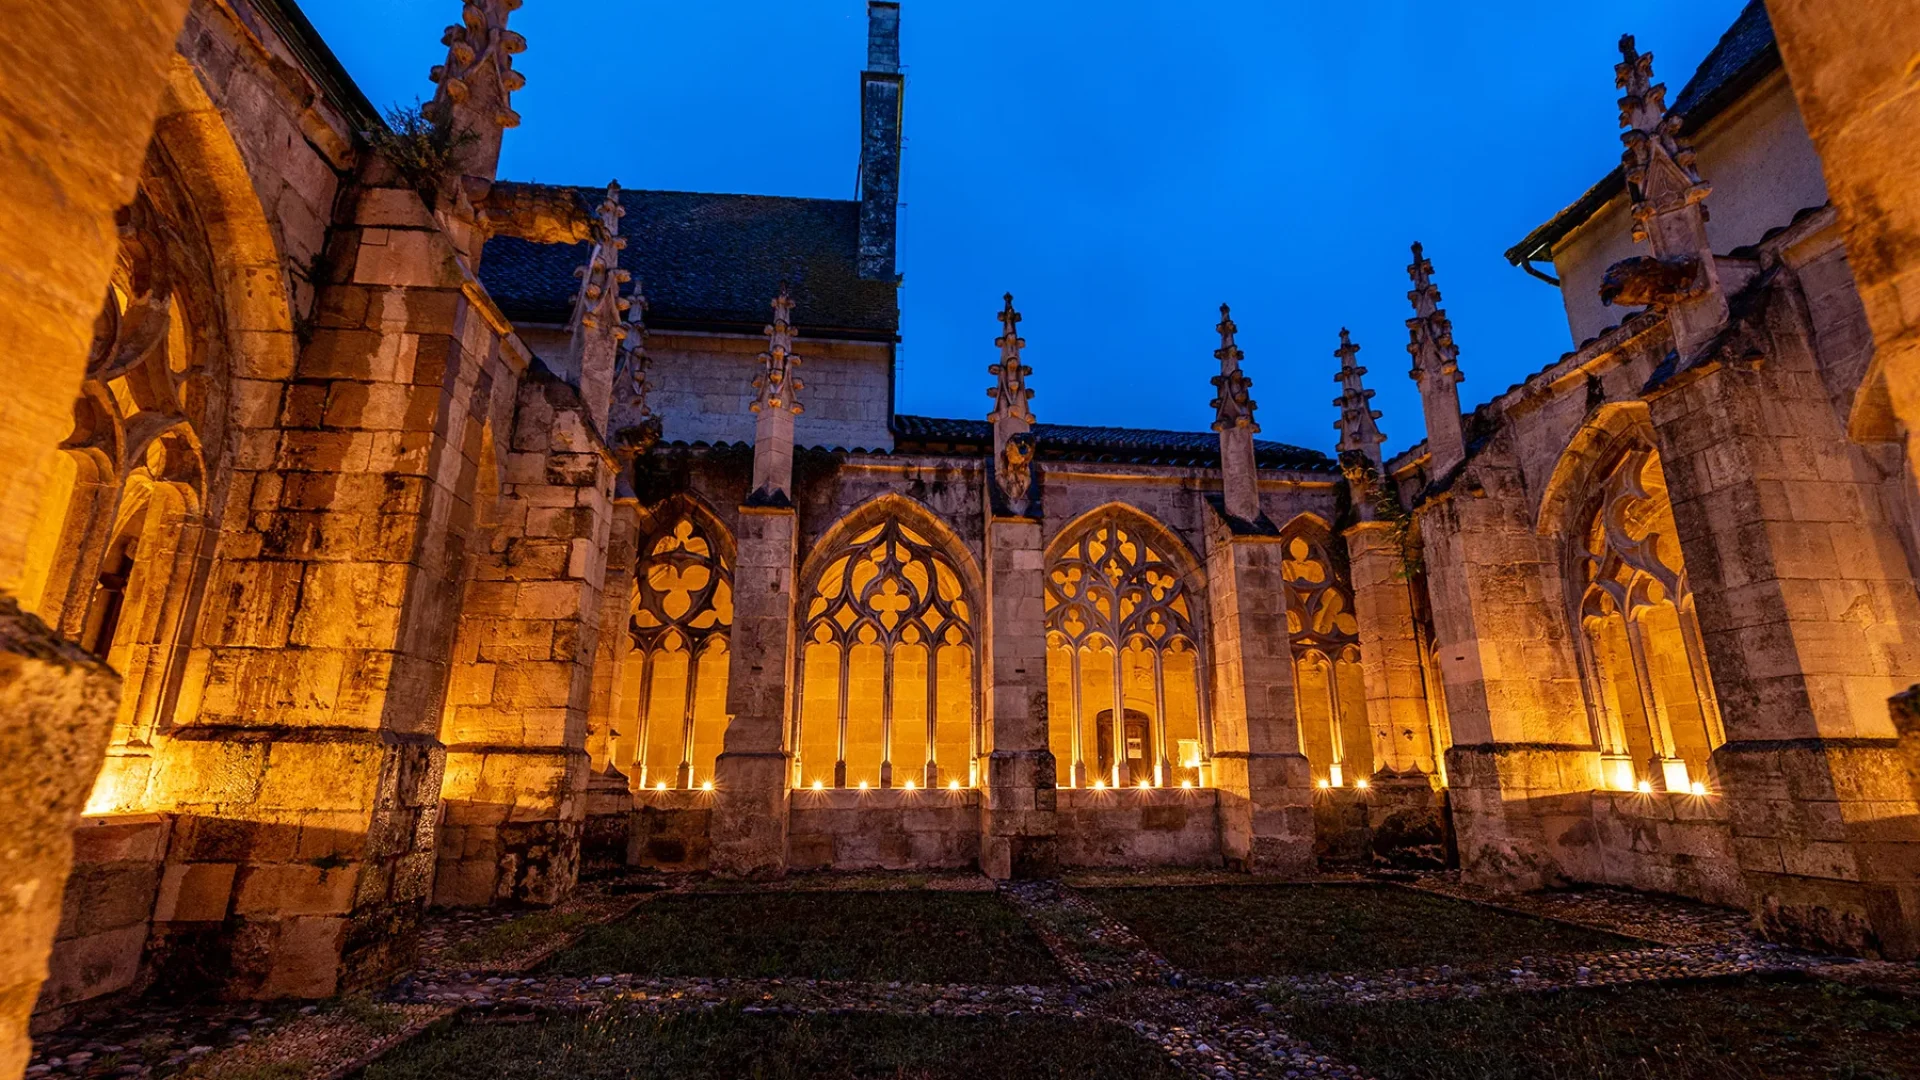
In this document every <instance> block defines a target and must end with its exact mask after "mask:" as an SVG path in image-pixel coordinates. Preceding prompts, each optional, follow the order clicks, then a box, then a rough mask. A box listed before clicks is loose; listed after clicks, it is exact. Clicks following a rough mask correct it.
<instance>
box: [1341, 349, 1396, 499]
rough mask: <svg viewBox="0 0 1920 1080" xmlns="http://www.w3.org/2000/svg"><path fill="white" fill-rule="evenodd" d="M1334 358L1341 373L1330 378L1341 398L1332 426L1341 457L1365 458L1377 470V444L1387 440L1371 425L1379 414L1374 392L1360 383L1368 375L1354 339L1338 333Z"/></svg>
mask: <svg viewBox="0 0 1920 1080" xmlns="http://www.w3.org/2000/svg"><path fill="white" fill-rule="evenodd" d="M1333 355H1335V356H1337V357H1339V358H1340V373H1339V374H1338V375H1335V376H1334V377H1333V381H1334V382H1337V383H1339V384H1340V396H1339V397H1337V398H1334V399H1333V403H1334V404H1335V405H1336V406H1338V407H1339V409H1340V419H1339V420H1337V421H1335V422H1334V425H1333V426H1334V427H1335V428H1337V429H1338V430H1339V432H1340V445H1339V447H1338V449H1339V452H1340V455H1341V456H1342V457H1344V456H1346V455H1347V454H1355V453H1357V454H1364V455H1365V456H1366V458H1367V460H1368V461H1371V462H1372V463H1373V467H1374V468H1375V469H1376V470H1378V469H1379V468H1380V467H1381V457H1380V444H1381V443H1383V442H1385V441H1386V436H1385V435H1382V434H1381V433H1380V428H1379V425H1377V424H1375V423H1374V421H1376V420H1378V419H1380V413H1378V412H1376V411H1375V410H1374V408H1373V391H1371V390H1369V389H1367V388H1366V386H1365V385H1363V384H1362V383H1361V381H1360V380H1361V376H1364V375H1365V374H1366V373H1367V369H1366V368H1363V367H1361V366H1360V365H1359V363H1358V362H1357V358H1358V357H1359V355H1360V346H1358V345H1355V344H1354V343H1353V335H1352V334H1350V333H1348V332H1347V331H1346V330H1345V329H1344V328H1343V329H1342V330H1341V331H1340V347H1339V348H1338V349H1335V350H1334V352H1333Z"/></svg>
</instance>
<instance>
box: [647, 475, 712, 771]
mask: <svg viewBox="0 0 1920 1080" xmlns="http://www.w3.org/2000/svg"><path fill="white" fill-rule="evenodd" d="M669 521H670V524H668V525H667V526H666V527H665V528H663V529H661V530H660V531H659V532H657V533H655V534H654V536H653V537H651V538H650V539H649V540H648V541H647V542H646V544H645V545H644V546H643V547H642V548H641V560H640V566H639V568H638V570H637V572H636V574H635V575H634V591H633V604H632V616H631V618H630V619H629V621H628V626H629V633H630V634H631V635H632V637H633V646H634V647H633V652H632V653H631V654H630V655H629V660H628V663H629V666H630V667H632V668H635V669H637V671H636V675H637V679H638V682H639V687H638V693H637V694H636V695H635V697H636V700H638V701H639V703H640V717H639V728H638V734H637V735H636V738H635V740H634V742H635V746H634V750H635V760H634V770H635V772H634V781H635V783H636V784H637V785H639V786H640V787H643V788H649V787H650V788H655V789H659V788H662V787H678V788H692V787H697V786H698V785H699V784H701V783H703V782H706V781H708V780H711V779H712V778H713V763H714V759H715V758H716V757H717V756H718V755H719V752H720V744H721V738H722V736H723V735H724V734H725V731H726V700H727V663H728V657H727V649H728V644H729V635H730V634H731V632H732V629H733V575H732V569H731V568H730V567H729V566H728V565H727V564H726V562H725V560H724V559H723V558H722V556H721V554H720V552H719V551H718V550H717V548H716V537H715V536H714V535H713V534H712V527H711V526H710V525H708V524H706V523H704V522H702V521H699V520H697V519H696V518H695V517H694V516H693V515H692V514H688V513H682V514H681V515H679V516H678V517H676V518H671V519H669Z"/></svg>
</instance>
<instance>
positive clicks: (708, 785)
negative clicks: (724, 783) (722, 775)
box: [700, 780, 713, 791]
mask: <svg viewBox="0 0 1920 1080" xmlns="http://www.w3.org/2000/svg"><path fill="white" fill-rule="evenodd" d="M700 790H701V791H712V790H713V781H711V780H708V781H707V782H705V783H703V784H701V785H700Z"/></svg>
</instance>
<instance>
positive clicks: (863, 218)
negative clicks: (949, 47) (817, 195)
mask: <svg viewBox="0 0 1920 1080" xmlns="http://www.w3.org/2000/svg"><path fill="white" fill-rule="evenodd" d="M905 99H906V78H905V77H904V76H902V75H901V74H900V5H899V4H898V3H896V2H894V0H868V3H867V70H866V71H864V72H862V73H861V75H860V276H861V277H863V278H866V279H868V280H870V281H894V280H896V279H897V278H898V277H899V269H898V253H899V243H898V235H899V232H898V228H897V225H898V219H899V214H900V126H901V110H902V108H904V103H905Z"/></svg>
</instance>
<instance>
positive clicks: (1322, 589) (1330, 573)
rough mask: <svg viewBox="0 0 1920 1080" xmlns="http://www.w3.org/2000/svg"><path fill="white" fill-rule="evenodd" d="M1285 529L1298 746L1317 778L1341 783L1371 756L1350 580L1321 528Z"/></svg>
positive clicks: (1368, 770)
mask: <svg viewBox="0 0 1920 1080" xmlns="http://www.w3.org/2000/svg"><path fill="white" fill-rule="evenodd" d="M1290 531H1291V532H1292V535H1290V536H1289V537H1288V538H1287V540H1286V545H1287V551H1286V558H1285V559H1284V560H1282V562H1281V567H1280V569H1281V575H1282V576H1283V577H1284V578H1285V580H1286V583H1287V634H1288V636H1289V638H1290V639H1291V641H1292V645H1293V690H1294V708H1295V715H1296V716H1297V717H1298V718H1299V723H1300V743H1301V749H1302V750H1303V751H1304V752H1305V753H1306V755H1307V763H1308V765H1309V767H1310V768H1311V769H1312V771H1313V773H1314V777H1315V779H1316V781H1320V780H1324V781H1325V782H1326V783H1327V785H1328V786H1329V787H1342V786H1344V785H1346V784H1348V783H1351V782H1353V781H1355V780H1359V779H1363V778H1365V777H1367V776H1369V775H1371V774H1372V772H1373V761H1374V747H1373V745H1372V739H1373V737H1374V735H1373V732H1372V730H1371V728H1370V726H1369V725H1368V723H1367V693H1366V679H1365V675H1364V673H1363V671H1362V668H1361V666H1360V625H1359V623H1358V622H1357V621H1356V620H1355V618H1354V613H1353V586H1352V585H1351V584H1350V583H1349V582H1348V581H1347V578H1346V575H1345V573H1344V568H1343V567H1342V566H1341V565H1340V564H1338V563H1337V562H1336V561H1335V560H1334V559H1333V558H1332V557H1331V555H1330V554H1329V552H1328V548H1327V537H1326V536H1325V534H1323V533H1321V532H1320V531H1319V530H1317V529H1311V528H1301V529H1297V530H1290Z"/></svg>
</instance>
